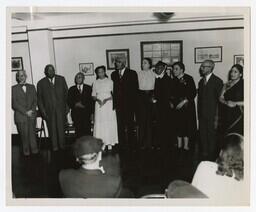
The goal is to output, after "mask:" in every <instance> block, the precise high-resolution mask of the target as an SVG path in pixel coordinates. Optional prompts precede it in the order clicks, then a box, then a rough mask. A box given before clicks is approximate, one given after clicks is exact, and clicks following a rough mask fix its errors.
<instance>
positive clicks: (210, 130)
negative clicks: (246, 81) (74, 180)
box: [197, 60, 223, 161]
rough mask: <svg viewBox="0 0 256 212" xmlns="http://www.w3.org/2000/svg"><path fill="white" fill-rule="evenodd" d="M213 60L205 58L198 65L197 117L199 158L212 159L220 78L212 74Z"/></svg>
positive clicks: (215, 155)
mask: <svg viewBox="0 0 256 212" xmlns="http://www.w3.org/2000/svg"><path fill="white" fill-rule="evenodd" d="M214 66H215V64H214V62H213V61H212V60H205V61H204V62H203V63H202V65H201V67H200V75H201V76H202V78H201V80H200V81H199V85H198V108H197V109H198V119H199V136H200V154H201V160H210V161H214V160H215V159H216V157H217V151H218V150H217V136H216V130H217V125H218V104H219V96H220V92H221V89H222V87H223V82H222V80H221V79H220V78H219V77H217V76H216V75H214V74H213V69H214Z"/></svg>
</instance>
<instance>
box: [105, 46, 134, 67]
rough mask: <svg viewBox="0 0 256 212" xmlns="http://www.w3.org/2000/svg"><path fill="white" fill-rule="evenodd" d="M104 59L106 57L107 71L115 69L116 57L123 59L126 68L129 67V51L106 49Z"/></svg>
mask: <svg viewBox="0 0 256 212" xmlns="http://www.w3.org/2000/svg"><path fill="white" fill-rule="evenodd" d="M106 57H107V69H108V70H113V69H115V60H116V58H118V57H121V58H125V60H126V66H127V67H128V68H129V67H130V58H129V57H130V55H129V49H107V50H106Z"/></svg>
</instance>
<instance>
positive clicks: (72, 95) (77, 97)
mask: <svg viewBox="0 0 256 212" xmlns="http://www.w3.org/2000/svg"><path fill="white" fill-rule="evenodd" d="M77 102H81V103H82V104H83V105H84V106H85V108H76V107H75V104H76V103H77ZM68 106H69V107H70V108H71V116H72V119H73V120H74V118H75V116H77V115H81V113H80V112H83V113H86V114H88V115H90V114H92V112H93V101H92V88H91V86H89V85H86V84H83V91H82V93H81V94H80V92H79V90H78V88H77V86H76V85H74V86H72V87H70V88H69V90H68Z"/></svg>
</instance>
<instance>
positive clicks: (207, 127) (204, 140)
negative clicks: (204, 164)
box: [199, 118, 218, 161]
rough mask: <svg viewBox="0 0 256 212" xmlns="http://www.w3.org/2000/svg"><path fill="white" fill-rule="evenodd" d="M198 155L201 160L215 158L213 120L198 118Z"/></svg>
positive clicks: (215, 142)
mask: <svg viewBox="0 0 256 212" xmlns="http://www.w3.org/2000/svg"><path fill="white" fill-rule="evenodd" d="M199 137H200V146H199V151H200V153H199V154H200V156H201V160H209V161H215V160H216V158H217V154H218V153H217V147H218V144H217V136H216V130H215V128H214V120H209V119H207V118H201V119H199Z"/></svg>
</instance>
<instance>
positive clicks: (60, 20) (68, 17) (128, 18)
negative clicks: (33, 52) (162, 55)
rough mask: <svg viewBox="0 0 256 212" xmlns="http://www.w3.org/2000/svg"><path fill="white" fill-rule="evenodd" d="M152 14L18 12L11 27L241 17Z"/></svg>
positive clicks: (232, 14)
mask: <svg viewBox="0 0 256 212" xmlns="http://www.w3.org/2000/svg"><path fill="white" fill-rule="evenodd" d="M157 14H159V13H154V12H136V13H135V12H122V13H121V12H65V13H64V12H42V13H38V12H33V11H32V12H31V13H30V12H27V13H24V12H18V13H12V22H11V24H12V27H14V28H15V27H20V26H26V27H27V28H30V29H32V28H42V27H57V28H58V27H65V26H80V25H83V26H84V25H106V24H118V23H131V22H133V23H134V22H143V23H144V22H158V21H175V20H181V19H199V18H200V19H209V18H215V19H216V18H223V17H237V16H239V17H241V16H242V13H239V12H227V11H226V10H218V12H211V13H209V12H207V13H206V12H196V11H194V10H190V11H188V12H175V13H174V14H172V15H170V17H167V18H166V19H161V18H159V16H158V15H157Z"/></svg>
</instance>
